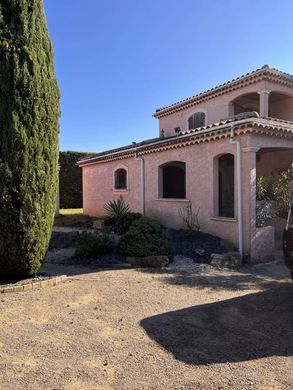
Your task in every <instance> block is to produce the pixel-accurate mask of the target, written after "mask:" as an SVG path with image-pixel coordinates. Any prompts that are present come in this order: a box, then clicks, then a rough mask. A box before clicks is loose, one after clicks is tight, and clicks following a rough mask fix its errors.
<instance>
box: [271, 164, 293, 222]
mask: <svg viewBox="0 0 293 390" xmlns="http://www.w3.org/2000/svg"><path fill="white" fill-rule="evenodd" d="M272 191H273V196H274V200H275V202H274V213H275V215H277V216H278V217H282V218H287V214H288V208H289V202H290V200H291V199H292V196H293V181H292V180H291V175H290V170H284V171H282V172H281V173H280V175H279V177H278V179H277V181H276V182H274V183H273V186H272Z"/></svg>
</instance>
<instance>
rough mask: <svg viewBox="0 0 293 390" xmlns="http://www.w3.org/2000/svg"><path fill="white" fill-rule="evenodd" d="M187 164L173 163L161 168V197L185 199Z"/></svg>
mask: <svg viewBox="0 0 293 390" xmlns="http://www.w3.org/2000/svg"><path fill="white" fill-rule="evenodd" d="M185 196H186V181H185V163H184V162H181V161H172V162H169V163H167V164H164V165H161V166H160V167H159V197H160V198H166V199H185Z"/></svg>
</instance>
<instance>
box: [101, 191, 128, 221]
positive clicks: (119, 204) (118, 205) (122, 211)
mask: <svg viewBox="0 0 293 390" xmlns="http://www.w3.org/2000/svg"><path fill="white" fill-rule="evenodd" d="M104 209H105V210H106V211H107V215H108V217H110V218H114V219H117V220H120V219H121V218H123V217H125V215H126V214H128V213H129V212H130V209H129V206H128V204H126V203H125V201H124V199H123V197H122V196H121V195H120V197H119V198H118V199H117V200H112V201H110V202H108V203H107V204H106V205H105V206H104Z"/></svg>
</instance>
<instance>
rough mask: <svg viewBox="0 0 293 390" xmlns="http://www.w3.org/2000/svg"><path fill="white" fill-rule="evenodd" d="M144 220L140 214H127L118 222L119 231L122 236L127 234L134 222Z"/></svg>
mask: <svg viewBox="0 0 293 390" xmlns="http://www.w3.org/2000/svg"><path fill="white" fill-rule="evenodd" d="M140 218H142V215H141V214H140V213H127V214H125V215H124V217H122V218H120V220H118V229H119V232H120V233H121V234H125V233H127V232H128V230H129V229H130V226H131V225H132V224H133V222H134V221H136V220H138V219H140Z"/></svg>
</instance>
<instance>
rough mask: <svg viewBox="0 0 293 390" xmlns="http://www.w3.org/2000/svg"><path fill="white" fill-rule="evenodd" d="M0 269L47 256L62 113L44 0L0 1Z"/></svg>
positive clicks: (13, 271) (2, 272) (16, 272)
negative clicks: (59, 125)
mask: <svg viewBox="0 0 293 390" xmlns="http://www.w3.org/2000/svg"><path fill="white" fill-rule="evenodd" d="M0 37H1V38H0V277H10V276H13V277H15V276H26V275H31V274H34V273H36V272H37V271H38V269H39V268H40V265H41V263H42V261H43V259H44V257H45V254H46V251H47V248H48V243H49V239H50V236H51V228H52V223H53V217H54V210H55V198H56V188H57V165H58V120H59V116H60V108H59V89H58V86H57V82H56V78H55V74H54V64H53V50H52V44H51V41H50V38H49V35H48V31H47V25H46V18H45V15H44V9H43V1H42V0H1V2H0Z"/></svg>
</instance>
